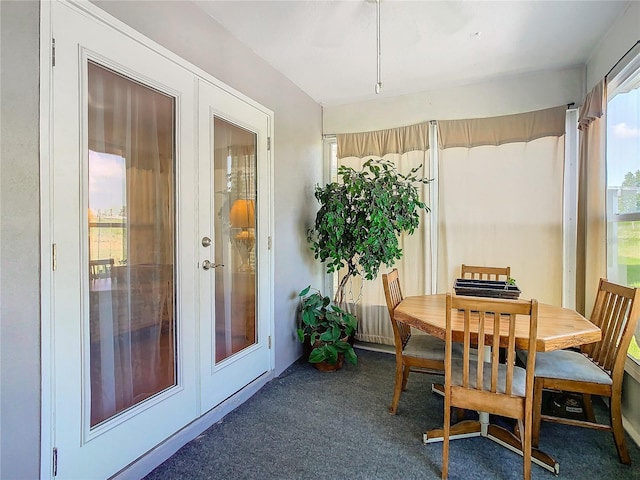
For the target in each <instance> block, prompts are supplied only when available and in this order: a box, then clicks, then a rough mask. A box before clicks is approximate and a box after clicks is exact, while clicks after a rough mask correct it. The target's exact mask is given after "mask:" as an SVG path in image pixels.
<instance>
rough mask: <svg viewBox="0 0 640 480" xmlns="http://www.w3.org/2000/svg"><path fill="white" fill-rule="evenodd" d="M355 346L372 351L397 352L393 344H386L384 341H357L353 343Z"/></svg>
mask: <svg viewBox="0 0 640 480" xmlns="http://www.w3.org/2000/svg"><path fill="white" fill-rule="evenodd" d="M353 346H354V347H355V348H361V349H362V350H370V351H372V352H382V353H393V354H395V353H396V347H395V346H393V345H385V344H382V343H371V342H360V341H356V343H355V344H354V345H353Z"/></svg>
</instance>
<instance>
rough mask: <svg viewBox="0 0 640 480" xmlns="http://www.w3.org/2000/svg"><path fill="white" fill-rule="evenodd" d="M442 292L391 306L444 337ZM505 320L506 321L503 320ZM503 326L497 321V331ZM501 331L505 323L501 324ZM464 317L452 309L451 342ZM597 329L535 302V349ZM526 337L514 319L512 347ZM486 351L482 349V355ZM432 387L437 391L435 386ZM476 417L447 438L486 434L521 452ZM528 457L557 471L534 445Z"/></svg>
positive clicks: (590, 335)
mask: <svg viewBox="0 0 640 480" xmlns="http://www.w3.org/2000/svg"><path fill="white" fill-rule="evenodd" d="M445 298H446V295H445V294H435V295H420V296H413V297H406V298H405V299H404V300H402V302H400V304H399V305H398V306H397V307H396V308H395V310H394V312H393V313H394V317H395V318H396V319H397V320H399V321H402V322H404V323H406V324H408V325H411V326H412V327H414V328H416V329H418V330H421V331H423V332H426V333H429V334H431V335H434V336H436V337H439V338H441V339H443V340H444V338H445V333H446V312H445ZM505 323H506V322H505ZM502 328H503V326H502V325H501V328H500V329H501V331H502ZM504 331H505V335H506V333H507V326H506V324H505V325H504ZM486 333H487V334H492V333H493V325H487V327H486ZM463 334H464V318H463V315H462V312H457V311H455V312H452V337H453V341H454V342H462V336H463ZM601 335H602V333H601V331H600V329H599V328H598V327H597V326H596V325H594V324H593V323H591V322H590V321H589V320H587V319H586V318H585V317H583V316H582V315H580V314H579V313H578V312H576V311H575V310H572V309H570V308H563V307H556V306H553V305H547V304H543V303H539V304H538V331H537V341H536V350H537V351H538V352H548V351H551V350H559V349H563V348H569V347H576V346H579V345H584V344H587V343H593V342H597V341H598V340H600V339H601ZM528 341H529V319H528V317H523V318H522V319H516V347H517V348H522V349H526V348H528ZM486 355H487V352H485V358H486ZM434 391H438V389H437V388H435V389H434ZM478 413H479V419H478V420H477V421H469V420H466V421H462V422H458V423H457V424H455V425H452V427H451V435H450V438H451V439H456V438H468V437H474V436H483V437H487V438H489V439H491V440H493V441H495V442H497V443H499V444H501V445H503V446H505V447H507V448H509V449H510V450H512V451H514V452H516V453H519V454H522V447H521V445H520V439H519V438H518V437H517V436H516V435H514V434H513V433H512V432H510V431H509V430H507V429H505V428H503V427H501V426H499V425H494V424H491V423H490V419H489V414H487V413H485V412H478ZM442 436H443V429H442V428H439V429H434V430H429V431H427V432H425V433H424V435H423V441H424V443H431V442H436V441H442ZM531 455H532V461H533V462H534V463H536V464H538V465H540V466H541V467H543V468H546V469H547V470H549V471H551V472H553V473H555V474H556V475H557V474H558V473H559V468H560V466H559V464H558V462H557V461H556V460H555V459H554V458H553V457H551V455H548V454H546V453H544V452H542V451H540V450H538V449H533V451H532V454H531Z"/></svg>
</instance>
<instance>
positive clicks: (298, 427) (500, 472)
mask: <svg viewBox="0 0 640 480" xmlns="http://www.w3.org/2000/svg"><path fill="white" fill-rule="evenodd" d="M357 353H358V360H359V362H358V365H357V366H353V365H350V364H347V365H345V367H344V368H343V369H342V370H340V371H338V372H335V373H321V372H318V371H317V370H316V369H315V368H313V367H312V366H311V365H309V364H308V363H306V362H303V361H298V362H296V363H295V364H293V365H292V366H291V367H290V368H289V369H288V370H287V371H286V372H284V373H283V374H282V375H281V376H280V377H278V378H276V379H274V380H273V381H271V382H269V383H268V384H267V385H266V386H265V387H264V388H263V389H262V390H260V392H258V393H257V394H256V395H254V396H253V397H252V398H251V399H249V400H248V401H247V402H245V403H244V404H243V405H241V406H240V407H238V408H237V409H236V410H234V411H233V412H231V413H230V414H228V415H227V416H226V417H224V418H223V419H222V420H221V421H220V422H218V423H217V424H215V425H213V426H212V427H211V428H209V429H208V430H207V431H206V432H204V433H203V434H202V435H200V436H199V437H198V438H196V439H194V440H193V441H192V442H190V443H188V444H187V445H185V446H184V447H183V448H182V449H180V450H179V451H178V452H177V453H176V454H175V455H174V456H172V457H171V458H170V459H168V460H167V461H166V462H164V463H163V464H162V465H160V466H159V467H158V468H156V469H155V470H154V471H153V472H151V473H150V474H149V475H148V476H147V477H146V479H147V480H167V479H216V480H226V479H229V480H231V479H234V480H235V479H261V480H263V479H283V480H284V479H287V480H288V479H292V480H294V479H295V480H299V479H317V478H322V479H327V480H332V479H345V478H348V479H380V480H383V479H390V480H395V479H437V478H440V466H441V459H442V444H440V443H434V444H428V445H423V444H422V441H421V440H422V432H423V431H424V430H426V429H430V428H437V427H439V426H441V425H442V420H443V414H442V411H443V399H442V397H440V396H439V395H436V394H432V393H430V388H431V387H430V386H431V383H433V382H434V381H435V382H438V381H440V379H439V377H434V376H430V375H422V374H411V376H410V377H409V383H408V389H407V391H406V392H403V394H402V397H401V399H400V405H399V408H398V413H397V415H395V416H393V415H389V414H388V413H387V411H388V406H389V404H390V402H391V396H392V392H393V378H394V365H395V358H394V356H393V355H389V354H386V353H380V352H371V351H366V350H361V349H358V350H357ZM595 407H596V413H597V415H603V414H606V411H605V410H604V404H600V405H598V404H596V405H595ZM627 447H628V448H629V451H630V454H631V458H632V462H633V463H632V465H631V466H627V465H622V464H621V463H619V461H618V456H617V453H616V449H615V446H614V443H613V437H612V435H611V433H609V432H602V431H596V430H588V429H583V428H575V427H568V426H564V425H555V424H548V423H543V425H542V433H541V439H540V448H541V449H542V450H544V451H545V452H547V453H549V454H551V455H553V456H554V457H555V458H556V459H557V460H558V461H559V463H560V475H559V477H557V478H560V479H594V480H595V479H640V449H639V448H638V446H637V445H636V444H635V443H634V442H633V440H632V439H631V438H627ZM532 470H533V472H532V478H533V479H546V480H553V479H554V475H553V474H552V473H550V472H548V471H547V470H544V469H542V468H540V467H539V466H537V465H533V466H532ZM449 478H450V479H465V480H467V479H468V480H472V479H518V478H522V457H520V456H519V455H517V454H515V453H512V452H510V451H509V450H507V449H505V448H504V447H502V446H500V445H498V444H496V443H494V442H492V441H490V440H488V439H486V438H469V439H461V440H455V441H452V442H451V450H450V462H449Z"/></svg>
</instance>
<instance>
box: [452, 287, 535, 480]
mask: <svg viewBox="0 0 640 480" xmlns="http://www.w3.org/2000/svg"><path fill="white" fill-rule="evenodd" d="M453 310H456V314H458V311H460V312H461V313H462V316H463V318H464V320H463V321H464V325H457V326H455V329H456V330H458V331H464V334H463V338H462V345H463V350H462V358H459V359H456V358H453V355H452V350H453V347H454V339H453V330H454V326H453V321H452V311H453ZM516 316H518V317H520V318H519V319H518V322H522V316H526V317H527V321H528V323H529V325H528V326H529V340H528V344H527V348H526V350H528V351H529V357H528V358H529V363H528V365H527V369H523V368H521V367H518V366H516V365H515V358H516V343H515V331H516ZM458 321H459V320H458ZM537 324H538V302H537V301H536V300H528V301H527V300H502V299H491V298H480V297H464V296H456V295H451V294H450V293H449V294H447V300H446V336H445V345H446V352H445V374H444V378H445V386H444V429H443V430H444V435H443V442H444V443H443V447H442V478H443V479H446V478H447V476H448V470H449V437H450V430H451V408H452V407H457V408H462V409H466V410H478V411H482V412H487V413H489V414H494V415H501V416H503V417H509V418H515V419H516V420H517V421H518V432H519V434H520V442H521V444H522V458H523V477H524V478H525V480H529V479H530V478H531V433H532V422H531V420H532V416H533V367H534V362H535V357H536V354H535V352H536V332H537ZM482 339H484V341H483V340H482ZM457 340H458V341H459V340H460V339H457ZM481 345H484V346H485V347H489V348H490V349H491V354H490V355H489V358H488V359H485V361H484V362H483V361H479V360H478V357H477V356H475V355H473V352H472V350H473V348H474V347H476V346H481ZM498 347H503V348H504V349H505V351H506V358H507V361H506V363H502V362H500V359H499V354H498V350H499V348H498ZM520 347H522V345H520Z"/></svg>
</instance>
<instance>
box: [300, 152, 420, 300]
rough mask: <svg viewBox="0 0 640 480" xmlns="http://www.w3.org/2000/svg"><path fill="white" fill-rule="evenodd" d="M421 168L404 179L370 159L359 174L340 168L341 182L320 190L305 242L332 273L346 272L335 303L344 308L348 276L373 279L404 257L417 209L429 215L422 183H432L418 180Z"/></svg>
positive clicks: (393, 169) (390, 165) (417, 218)
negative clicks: (402, 242) (403, 239)
mask: <svg viewBox="0 0 640 480" xmlns="http://www.w3.org/2000/svg"><path fill="white" fill-rule="evenodd" d="M421 167H422V166H418V167H416V168H413V169H412V170H411V171H410V172H409V173H408V174H406V175H403V174H401V173H400V172H398V170H397V168H396V166H395V165H394V164H393V163H392V162H390V161H388V160H374V159H371V160H367V161H366V162H365V163H364V164H363V166H362V169H361V170H360V171H356V170H354V169H353V168H350V167H346V166H341V167H340V168H339V169H338V177H339V179H340V181H338V182H332V183H329V184H327V185H325V186H324V187H320V186H316V190H315V197H316V199H317V200H318V201H319V202H320V210H319V211H318V213H317V215H316V219H315V224H314V226H313V228H311V229H309V230H308V232H307V239H308V241H309V242H310V243H311V249H312V250H313V252H314V254H315V258H317V259H320V260H321V261H322V262H326V268H327V272H328V273H332V272H336V271H338V270H340V269H341V268H344V267H346V269H347V270H346V273H345V274H344V275H343V276H342V278H341V279H340V281H339V284H338V288H337V290H336V294H335V297H334V303H335V304H337V305H340V306H344V300H345V296H344V292H345V287H346V285H347V282H348V280H349V278H351V277H352V276H356V275H361V276H363V277H364V278H366V279H367V280H373V279H374V278H376V276H377V275H378V271H379V269H380V266H381V265H382V264H383V263H384V264H386V265H392V264H393V263H394V262H395V260H398V259H400V258H401V257H402V249H401V248H400V246H399V243H398V237H399V235H400V234H401V233H403V232H406V233H408V234H412V233H413V232H414V231H415V229H416V228H417V227H418V225H419V223H420V215H419V211H420V210H421V209H424V210H425V211H427V212H428V211H429V208H428V207H427V206H426V204H425V203H424V202H422V201H421V200H420V197H419V191H418V185H419V184H426V183H429V182H430V181H431V180H430V179H427V178H422V177H420V176H418V171H419V170H420V168H421Z"/></svg>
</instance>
